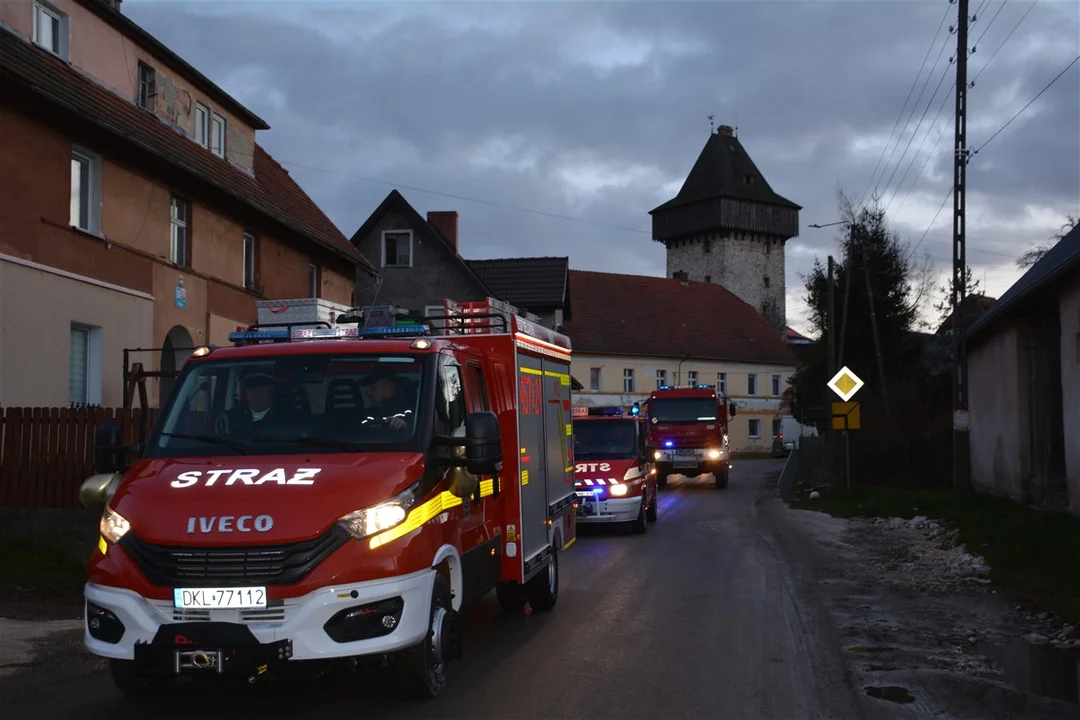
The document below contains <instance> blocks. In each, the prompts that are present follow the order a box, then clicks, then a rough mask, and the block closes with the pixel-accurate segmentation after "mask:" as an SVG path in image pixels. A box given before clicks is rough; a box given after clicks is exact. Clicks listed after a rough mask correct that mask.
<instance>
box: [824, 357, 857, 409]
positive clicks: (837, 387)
mask: <svg viewBox="0 0 1080 720" xmlns="http://www.w3.org/2000/svg"><path fill="white" fill-rule="evenodd" d="M863 384H864V383H863V381H862V380H861V379H859V376H858V375H856V374H855V373H853V372H851V371H850V370H848V369H847V366H844V367H842V368H840V372H838V373H836V375H833V379H832V380H830V381H829V388H830V389H831V390H832V391H833V392H834V393H836V394H837V395H839V396H840V399H841V400H843V401H844V402H847V401H848V400H850V399H851V398H852V397H853V396H854V395H855V393H857V392H859V388H861V387H862V386H863Z"/></svg>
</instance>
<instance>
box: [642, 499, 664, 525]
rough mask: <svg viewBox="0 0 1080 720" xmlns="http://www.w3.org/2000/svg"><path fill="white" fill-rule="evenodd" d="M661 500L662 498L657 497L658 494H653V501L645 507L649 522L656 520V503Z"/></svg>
mask: <svg viewBox="0 0 1080 720" xmlns="http://www.w3.org/2000/svg"><path fill="white" fill-rule="evenodd" d="M659 500H660V498H658V497H656V495H653V499H652V502H651V503H650V504H649V506H648V507H647V508H645V519H646V520H648V521H649V522H656V509H657V508H656V505H657V503H658V502H659Z"/></svg>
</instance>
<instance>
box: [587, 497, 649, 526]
mask: <svg viewBox="0 0 1080 720" xmlns="http://www.w3.org/2000/svg"><path fill="white" fill-rule="evenodd" d="M592 497H593V498H595V496H592ZM577 503H578V509H577V523H578V524H579V525H580V524H582V523H618V522H630V521H631V520H636V519H637V516H638V513H639V512H641V496H640V495H637V496H634V497H621V498H606V499H605V498H601V499H599V500H597V499H591V498H589V497H585V496H583V495H579V496H578V497H577Z"/></svg>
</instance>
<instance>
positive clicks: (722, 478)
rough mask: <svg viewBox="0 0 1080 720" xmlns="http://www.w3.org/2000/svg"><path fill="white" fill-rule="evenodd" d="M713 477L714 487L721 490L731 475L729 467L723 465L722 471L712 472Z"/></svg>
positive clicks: (726, 484)
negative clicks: (714, 479) (714, 480)
mask: <svg viewBox="0 0 1080 720" xmlns="http://www.w3.org/2000/svg"><path fill="white" fill-rule="evenodd" d="M713 477H714V478H716V489H717V490H723V489H724V488H726V487H727V486H728V480H729V479H730V477H731V467H730V466H728V465H725V466H724V470H723V472H718V473H713Z"/></svg>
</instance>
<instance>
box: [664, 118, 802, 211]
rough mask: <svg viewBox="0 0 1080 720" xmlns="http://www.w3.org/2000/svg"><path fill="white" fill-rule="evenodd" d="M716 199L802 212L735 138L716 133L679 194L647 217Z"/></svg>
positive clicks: (711, 137) (800, 207) (710, 137)
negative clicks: (759, 168)
mask: <svg viewBox="0 0 1080 720" xmlns="http://www.w3.org/2000/svg"><path fill="white" fill-rule="evenodd" d="M747 177H750V178H752V181H751V182H750V184H747V183H746V182H745V179H746V178H747ZM717 198H730V199H733V200H748V201H750V202H757V203H763V204H767V205H780V206H783V207H789V208H794V209H796V210H801V209H802V206H801V205H796V204H795V203H793V202H792V201H790V200H788V199H787V198H785V197H783V196H781V195H779V194H778V193H776V192H775V191H774V190H773V189H772V187H771V186H770V185H769V183H768V181H767V180H766V179H765V176H764V175H762V174H761V171H760V170H758V167H757V165H755V164H754V161H753V160H751V159H750V154H749V153H747V152H746V148H744V147H743V145H742V143H741V142H739V138H737V137H735V136H734V135H723V134H721V133H719V132H717V133H713V134H712V135H710V136H709V140H708V142H706V143H705V147H704V148H703V149H702V151H701V154H700V155H699V156H698V159H697V162H696V163H694V167H693V169H692V170H691V171H690V174H689V175H688V176H687V178H686V182H684V183H683V186H682V189H681V190H679V194H678V195H676V196H675V197H674V198H672V199H671V200H668V201H667V202H666V203H664V204H663V205H660V206H659V207H656V208H654V209H653V210H652V211H650V213H649V214H650V215H651V214H653V213H655V212H657V211H662V210H670V209H672V208H676V207H682V206H684V205H691V204H693V203H697V202H701V201H703V200H713V199H717Z"/></svg>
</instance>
